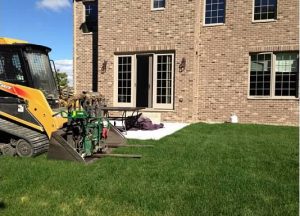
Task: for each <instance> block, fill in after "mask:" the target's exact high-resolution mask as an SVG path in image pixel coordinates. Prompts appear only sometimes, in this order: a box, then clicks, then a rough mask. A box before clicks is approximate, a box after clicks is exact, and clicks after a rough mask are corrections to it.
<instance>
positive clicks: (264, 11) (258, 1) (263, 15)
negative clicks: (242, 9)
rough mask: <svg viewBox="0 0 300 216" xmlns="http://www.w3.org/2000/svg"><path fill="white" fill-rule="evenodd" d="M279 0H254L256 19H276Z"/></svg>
mask: <svg viewBox="0 0 300 216" xmlns="http://www.w3.org/2000/svg"><path fill="white" fill-rule="evenodd" d="M276 10H277V0H254V20H273V19H276Z"/></svg>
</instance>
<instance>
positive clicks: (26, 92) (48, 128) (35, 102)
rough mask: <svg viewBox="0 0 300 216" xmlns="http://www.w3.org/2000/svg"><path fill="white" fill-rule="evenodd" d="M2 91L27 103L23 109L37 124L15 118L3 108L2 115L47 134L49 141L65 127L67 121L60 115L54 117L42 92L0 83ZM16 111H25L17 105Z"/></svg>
mask: <svg viewBox="0 0 300 216" xmlns="http://www.w3.org/2000/svg"><path fill="white" fill-rule="evenodd" d="M0 91H4V92H6V93H9V94H12V95H14V96H16V97H18V98H19V99H20V100H23V101H24V102H25V105H24V107H23V108H24V109H26V111H28V112H29V113H30V114H31V115H32V116H33V117H34V119H35V120H36V122H37V123H32V122H29V121H27V120H25V119H22V118H20V117H16V116H13V115H11V114H9V113H7V112H5V111H3V110H1V108H0V115H2V116H4V117H6V118H8V119H12V120H14V121H16V122H19V123H21V124H23V125H26V126H28V127H31V128H34V129H36V130H39V131H41V132H45V133H46V134H47V136H48V138H49V139H50V138H51V134H52V133H53V132H54V131H56V130H58V129H59V128H61V127H63V124H64V123H65V122H66V121H67V120H66V119H65V118H63V117H61V116H60V115H55V116H54V114H55V113H54V112H53V111H52V109H51V108H50V106H49V104H48V102H47V100H46V98H45V96H44V94H43V93H42V92H41V91H40V90H37V89H34V88H30V87H26V86H21V85H17V84H12V83H8V82H4V81H0ZM15 109H18V112H19V111H20V112H22V111H23V110H22V107H21V109H20V107H18V105H16V107H15Z"/></svg>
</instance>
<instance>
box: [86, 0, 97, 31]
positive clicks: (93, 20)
mask: <svg viewBox="0 0 300 216" xmlns="http://www.w3.org/2000/svg"><path fill="white" fill-rule="evenodd" d="M84 6H85V25H86V28H87V29H86V31H87V32H94V31H96V30H97V25H98V7H97V1H91V2H86V3H84Z"/></svg>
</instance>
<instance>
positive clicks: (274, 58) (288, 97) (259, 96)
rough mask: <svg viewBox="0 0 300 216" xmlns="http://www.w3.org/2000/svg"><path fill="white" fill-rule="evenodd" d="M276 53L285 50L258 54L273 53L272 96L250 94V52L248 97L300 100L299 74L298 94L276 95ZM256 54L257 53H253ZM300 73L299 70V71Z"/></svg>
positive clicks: (249, 61)
mask: <svg viewBox="0 0 300 216" xmlns="http://www.w3.org/2000/svg"><path fill="white" fill-rule="evenodd" d="M287 52H297V51H287ZM276 53H284V52H262V53H256V54H271V83H270V96H263V95H258V96H255V95H250V74H251V55H252V53H249V60H248V65H249V68H248V89H247V91H248V92H247V97H248V99H278V100H280V99H282V100H286V99H291V100H299V77H300V76H299V75H298V96H297V97H295V96H275V80H276ZM253 54H255V53H253ZM298 73H299V71H298Z"/></svg>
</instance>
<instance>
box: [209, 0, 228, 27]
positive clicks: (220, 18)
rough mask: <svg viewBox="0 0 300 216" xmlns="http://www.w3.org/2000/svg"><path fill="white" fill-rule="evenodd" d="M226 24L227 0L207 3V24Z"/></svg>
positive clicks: (211, 0)
mask: <svg viewBox="0 0 300 216" xmlns="http://www.w3.org/2000/svg"><path fill="white" fill-rule="evenodd" d="M218 23H225V0H206V1H205V24H218Z"/></svg>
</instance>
